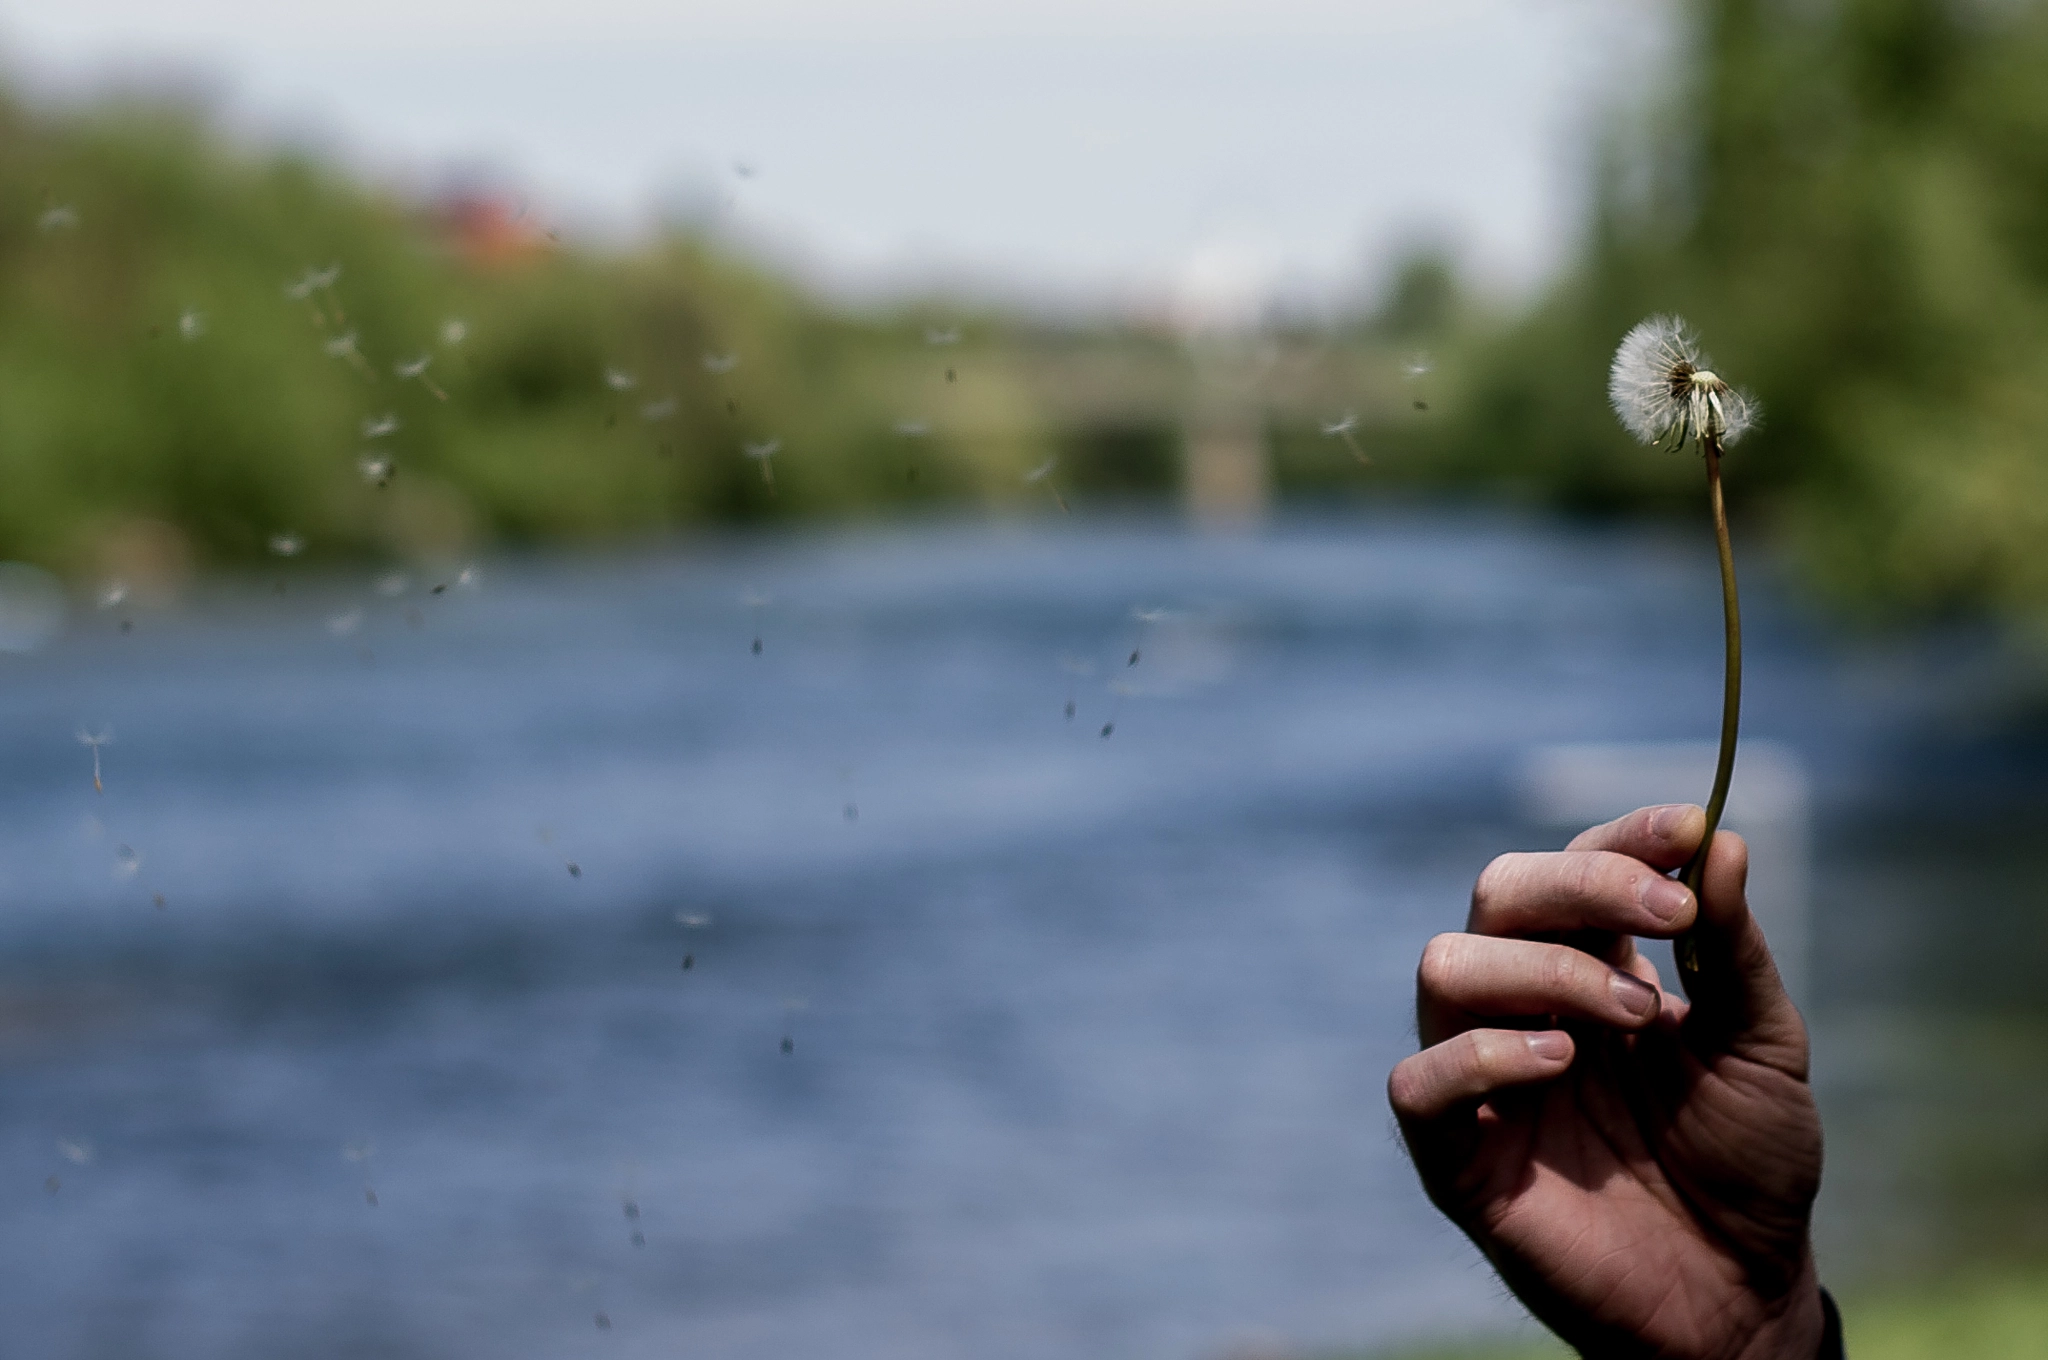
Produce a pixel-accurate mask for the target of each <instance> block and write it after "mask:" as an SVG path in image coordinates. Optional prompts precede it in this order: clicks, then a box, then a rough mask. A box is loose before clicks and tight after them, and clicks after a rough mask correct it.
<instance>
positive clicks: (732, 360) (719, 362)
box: [704, 353, 740, 373]
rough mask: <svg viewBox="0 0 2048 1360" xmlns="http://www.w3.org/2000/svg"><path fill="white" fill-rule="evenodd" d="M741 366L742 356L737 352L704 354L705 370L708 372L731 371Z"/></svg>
mask: <svg viewBox="0 0 2048 1360" xmlns="http://www.w3.org/2000/svg"><path fill="white" fill-rule="evenodd" d="M739 366H740V356H739V355H737V354H732V353H726V354H707V355H705V356H704V371H705V372H706V373H730V372H732V371H733V370H734V369H735V368H738V367H739Z"/></svg>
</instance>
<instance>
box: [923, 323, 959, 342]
mask: <svg viewBox="0 0 2048 1360" xmlns="http://www.w3.org/2000/svg"><path fill="white" fill-rule="evenodd" d="M924 342H925V343H926V344H927V345H957V344H959V343H960V328H959V327H958V326H948V327H946V328H945V329H944V330H941V329H939V328H938V327H937V326H928V327H926V328H925V332H924Z"/></svg>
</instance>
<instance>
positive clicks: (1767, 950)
mask: <svg viewBox="0 0 2048 1360" xmlns="http://www.w3.org/2000/svg"><path fill="white" fill-rule="evenodd" d="M1748 880H1749V846H1748V844H1747V843H1746V842H1745V841H1744V840H1743V839H1742V837H1740V836H1738V835H1736V834H1735V833H1734V832H1732V831H1722V832H1717V833H1716V834H1715V836H1714V844H1713V848H1712V849H1710V850H1709V851H1708V852H1707V863H1706V871H1705V873H1703V874H1702V875H1701V878H1700V902H1699V915H1698V917H1697V918H1696V920H1695V922H1694V926H1693V938H1694V943H1695V947H1696V948H1697V949H1698V951H1699V971H1698V972H1696V973H1686V972H1685V971H1684V970H1682V969H1681V970H1680V976H1681V977H1682V978H1683V979H1684V982H1685V992H1686V996H1687V997H1688V998H1689V999H1690V1000H1691V1002H1692V1009H1691V1012H1690V1014H1688V1015H1687V1017H1686V1021H1687V1024H1686V1028H1687V1029H1689V1030H1694V1031H1695V1032H1701V1031H1705V1033H1704V1034H1703V1035H1702V1037H1709V1036H1710V1041H1711V1042H1712V1044H1713V1046H1714V1047H1715V1048H1717V1049H1727V1050H1729V1051H1732V1052H1735V1053H1738V1054H1740V1055H1741V1056H1743V1057H1746V1058H1750V1059H1752V1060H1754V1061H1757V1062H1763V1063H1768V1064H1769V1065H1770V1066H1772V1067H1776V1068H1778V1069H1780V1070H1781V1071H1785V1072H1788V1073H1791V1074H1792V1075H1795V1076H1798V1077H1800V1078H1802V1079H1803V1078H1804V1077H1805V1076H1806V1066H1807V1045H1806V1022H1805V1021H1804V1020H1803V1019H1801V1018H1800V1015H1799V1008H1798V1007H1796V1006H1794V1005H1793V1004H1792V998H1791V996H1790V995H1788V994H1787V993H1786V991H1785V982H1784V979H1782V978H1781V977H1779V976H1778V965H1777V962H1776V960H1774V959H1773V958H1772V957H1771V947H1770V945H1769V943H1768V942H1767V941H1765V939H1764V932H1763V928H1762V927H1761V926H1759V925H1758V924H1757V922H1756V917H1755V916H1753V915H1751V914H1750V910H1749V898H1748V894H1747V892H1746V887H1747V884H1748Z"/></svg>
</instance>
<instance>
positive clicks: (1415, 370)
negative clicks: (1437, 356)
mask: <svg viewBox="0 0 2048 1360" xmlns="http://www.w3.org/2000/svg"><path fill="white" fill-rule="evenodd" d="M1435 367H1436V360H1434V359H1432V358H1430V356H1429V351H1427V350H1420V349H1419V350H1416V351H1415V352H1414V353H1413V354H1411V355H1409V356H1408V357H1407V358H1405V359H1403V360H1402V361H1401V372H1402V373H1403V374H1405V375H1407V376H1408V377H1410V378H1420V377H1422V376H1424V375H1425V374H1427V373H1428V372H1429V371H1430V370H1431V369H1433V368H1435Z"/></svg>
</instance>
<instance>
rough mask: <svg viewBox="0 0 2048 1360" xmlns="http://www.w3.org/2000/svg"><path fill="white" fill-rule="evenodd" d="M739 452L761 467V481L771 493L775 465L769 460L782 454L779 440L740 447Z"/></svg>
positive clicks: (761, 441)
mask: <svg viewBox="0 0 2048 1360" xmlns="http://www.w3.org/2000/svg"><path fill="white" fill-rule="evenodd" d="M741 451H742V452H744V453H745V454H746V455H747V457H749V458H751V459H753V460H754V461H755V462H757V463H759V464H760V465H761V480H762V481H764V482H766V483H768V489H769V490H770V491H773V490H774V489H775V464H774V463H773V462H772V461H771V460H772V459H773V458H774V457H775V455H776V454H778V453H780V452H782V441H781V440H780V439H763V440H760V441H758V442H756V443H749V444H745V445H742V446H741Z"/></svg>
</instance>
